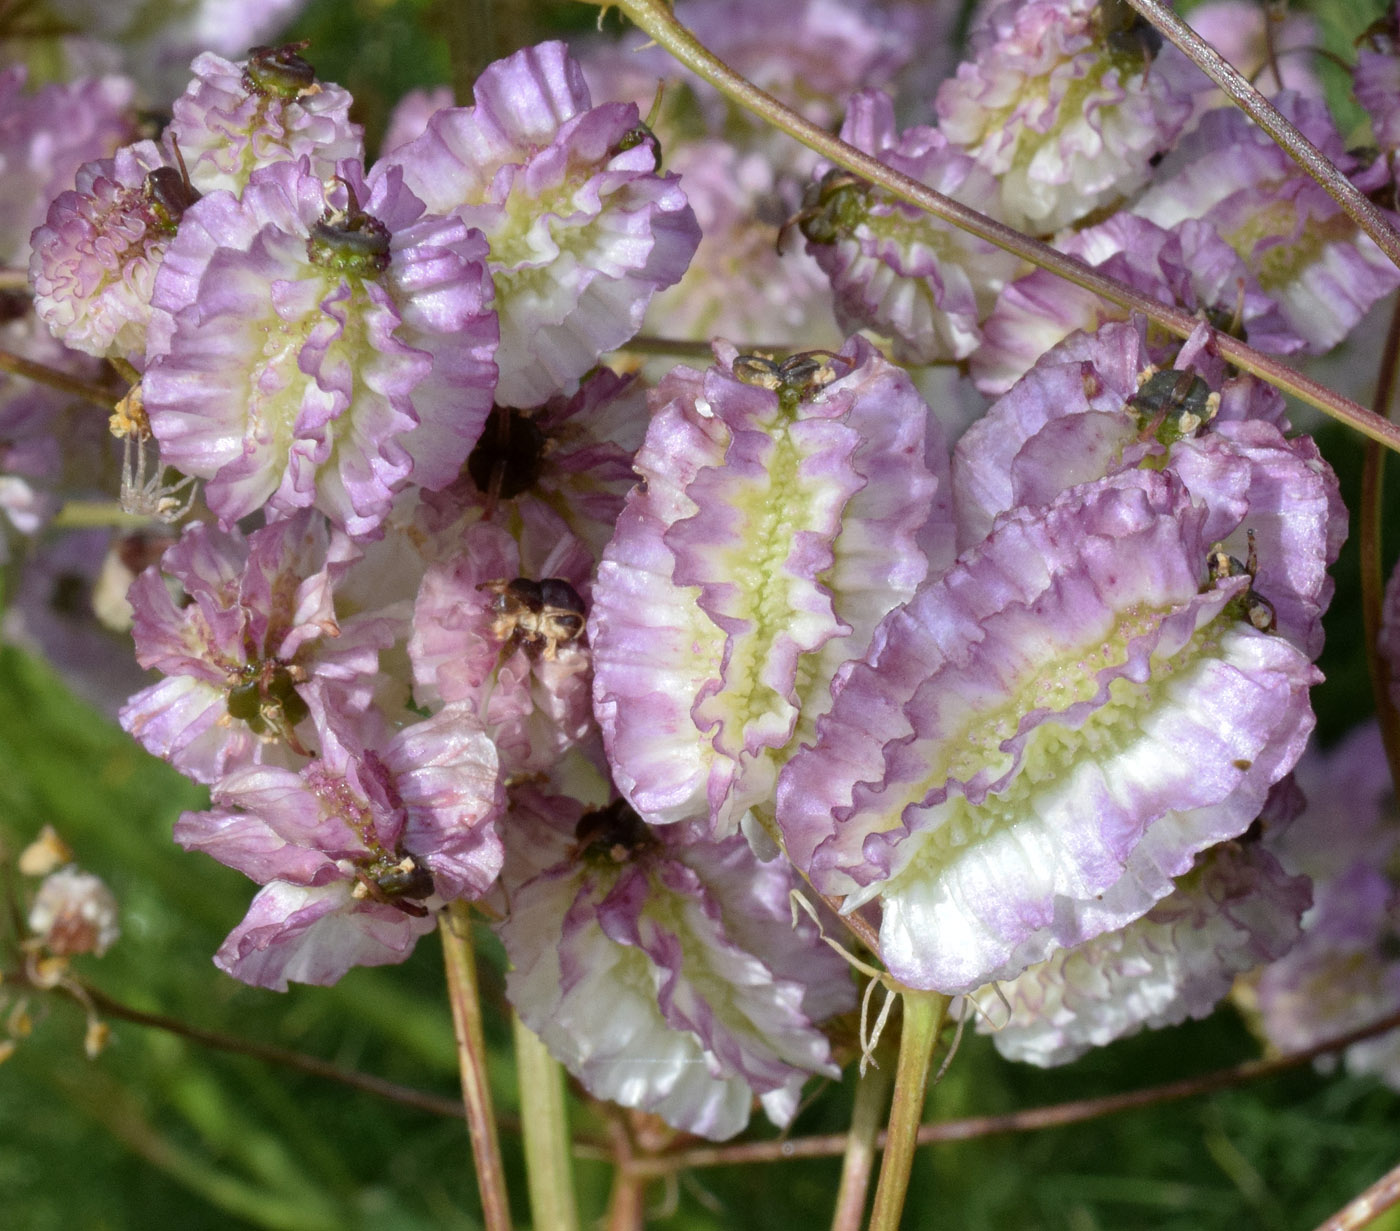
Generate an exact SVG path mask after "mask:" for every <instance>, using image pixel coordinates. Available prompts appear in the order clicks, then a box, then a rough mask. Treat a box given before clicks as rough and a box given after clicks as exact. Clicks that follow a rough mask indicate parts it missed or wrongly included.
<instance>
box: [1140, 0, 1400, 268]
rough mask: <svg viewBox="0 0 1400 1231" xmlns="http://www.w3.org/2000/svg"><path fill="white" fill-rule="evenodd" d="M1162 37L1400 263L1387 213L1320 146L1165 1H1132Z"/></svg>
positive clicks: (1399, 241) (1399, 243)
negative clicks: (1178, 49) (1301, 131)
mask: <svg viewBox="0 0 1400 1231" xmlns="http://www.w3.org/2000/svg"><path fill="white" fill-rule="evenodd" d="M1128 3H1129V4H1131V5H1132V6H1133V8H1135V9H1137V11H1138V12H1139V13H1141V14H1142V15H1143V17H1145V18H1146V19H1147V20H1148V21H1149V22H1151V23H1152V24H1153V25H1154V26H1155V27H1156V28H1157V29H1158V30H1159V31H1160V32H1161V33H1163V34H1165V35H1166V36H1167V38H1169V39H1171V41H1172V42H1173V43H1175V44H1176V45H1177V46H1178V47H1179V48H1181V50H1182V51H1183V52H1184V53H1185V54H1186V56H1187V57H1188V58H1189V59H1190V60H1191V61H1193V62H1194V63H1195V64H1196V66H1197V67H1198V68H1199V69H1200V70H1201V71H1202V72H1203V73H1205V75H1206V76H1207V77H1209V78H1210V79H1211V80H1212V81H1213V82H1215V84H1216V85H1218V86H1219V87H1220V88H1221V89H1222V90H1223V91H1224V92H1225V94H1226V95H1227V96H1228V97H1229V99H1230V100H1231V101H1232V102H1233V103H1234V104H1235V105H1236V106H1237V107H1239V109H1240V110H1241V111H1243V112H1244V113H1245V115H1247V116H1249V118H1250V119H1251V120H1253V121H1254V122H1255V123H1256V124H1258V125H1259V127H1260V128H1262V129H1263V130H1264V131H1265V132H1266V133H1268V134H1269V136H1270V137H1272V138H1273V139H1274V141H1275V142H1277V143H1278V145H1279V146H1280V147H1281V148H1282V149H1283V151H1284V152H1285V153H1286V154H1288V156H1289V157H1290V158H1292V159H1293V161H1294V162H1296V163H1297V164H1298V165H1299V166H1300V167H1302V168H1303V170H1304V171H1306V172H1307V173H1308V174H1309V175H1310V176H1311V177H1312V178H1313V179H1314V180H1316V181H1317V182H1318V183H1319V184H1320V185H1321V186H1322V187H1323V189H1324V190H1325V191H1326V192H1327V195H1328V196H1330V197H1331V198H1332V199H1333V200H1334V201H1336V203H1337V204H1338V205H1339V206H1341V208H1342V210H1343V211H1344V212H1345V213H1346V214H1347V216H1348V217H1349V218H1351V220H1352V221H1353V222H1355V223H1356V225H1357V226H1359V227H1360V228H1361V229H1362V230H1363V231H1365V232H1366V234H1367V235H1369V236H1370V237H1371V238H1372V239H1373V240H1375V241H1376V245H1377V246H1378V247H1379V248H1380V250H1381V251H1382V252H1384V253H1385V254H1386V256H1388V257H1389V258H1390V260H1391V262H1392V263H1393V264H1395V265H1400V234H1397V232H1396V230H1395V228H1394V227H1393V226H1391V225H1390V223H1389V222H1388V221H1387V220H1386V217H1385V215H1384V214H1382V213H1381V211H1380V210H1379V209H1377V208H1376V206H1375V204H1374V203H1373V202H1372V201H1371V200H1370V198H1368V197H1367V196H1366V195H1365V194H1364V193H1362V192H1361V191H1360V190H1359V189H1358V188H1357V187H1356V185H1355V184H1353V183H1352V182H1351V181H1350V180H1349V179H1347V177H1346V176H1345V175H1343V174H1342V173H1341V172H1340V171H1339V170H1337V168H1336V167H1335V166H1333V165H1332V163H1331V162H1330V161H1329V160H1328V159H1327V157H1326V156H1325V155H1324V154H1323V153H1322V151H1321V150H1319V149H1318V148H1317V146H1315V145H1313V143H1312V142H1311V141H1309V140H1308V139H1307V138H1306V137H1305V136H1303V134H1302V133H1300V132H1299V131H1298V130H1297V129H1296V128H1295V127H1294V126H1293V125H1292V124H1291V123H1289V121H1288V120H1286V119H1285V118H1284V117H1283V114H1282V113H1281V112H1280V111H1279V109H1278V108H1277V107H1275V106H1274V105H1273V103H1271V102H1270V101H1269V100H1268V99H1267V98H1265V97H1264V96H1263V95H1262V94H1261V93H1259V91H1258V90H1256V89H1255V88H1254V87H1253V86H1252V85H1251V84H1250V83H1249V79H1248V78H1247V77H1245V75H1244V74H1243V73H1241V72H1240V70H1239V69H1237V68H1236V67H1235V66H1234V65H1233V64H1231V63H1230V62H1229V61H1228V60H1226V59H1225V58H1224V57H1223V56H1222V55H1221V54H1220V53H1219V52H1218V51H1216V50H1215V48H1214V47H1212V46H1211V45H1210V44H1209V43H1208V42H1206V40H1205V39H1203V38H1202V37H1201V36H1200V35H1199V34H1197V33H1196V32H1195V31H1194V30H1193V29H1191V27H1190V26H1188V25H1187V24H1186V23H1185V22H1184V21H1182V20H1181V18H1180V17H1178V16H1177V15H1176V14H1175V13H1173V12H1172V11H1171V9H1169V8H1167V6H1166V5H1165V4H1163V3H1162V0H1128Z"/></svg>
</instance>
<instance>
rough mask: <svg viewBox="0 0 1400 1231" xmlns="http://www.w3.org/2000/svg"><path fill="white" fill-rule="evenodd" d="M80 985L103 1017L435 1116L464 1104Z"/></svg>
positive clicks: (449, 1113) (455, 1112)
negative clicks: (204, 1026) (191, 1022)
mask: <svg viewBox="0 0 1400 1231" xmlns="http://www.w3.org/2000/svg"><path fill="white" fill-rule="evenodd" d="M80 986H81V988H82V990H83V991H84V992H85V993H86V994H87V998H88V1000H89V1001H91V1004H92V1007H93V1008H94V1009H96V1010H97V1012H98V1013H100V1014H102V1016H104V1017H114V1018H116V1019H118V1020H119V1021H126V1022H131V1023H133V1024H134V1025H137V1026H150V1027H151V1028H152V1029H155V1030H164V1031H167V1032H168V1033H170V1034H175V1035H179V1036H180V1037H181V1038H182V1039H189V1040H190V1041H191V1042H192V1043H199V1044H202V1045H203V1046H205V1047H213V1048H216V1049H218V1050H219V1051H226V1052H232V1053H233V1054H235V1055H239V1056H248V1057H251V1058H252V1059H254V1060H261V1061H263V1062H264V1063H267V1064H280V1065H281V1066H282V1067H283V1068H289V1069H295V1070H297V1071H298V1072H300V1073H310V1074H311V1075H312V1076H313V1077H324V1078H327V1079H329V1080H330V1081H338V1082H339V1083H340V1084H341V1085H343V1086H350V1087H351V1088H352V1089H355V1090H363V1091H364V1092H365V1093H367V1094H375V1095H378V1096H379V1097H380V1098H385V1099H389V1100H391V1101H392V1102H395V1103H399V1104H401V1105H402V1106H404V1107H413V1108H416V1109H417V1110H419V1111H427V1112H431V1113H432V1114H433V1115H438V1116H454V1117H455V1116H460V1115H461V1114H462V1104H461V1103H460V1102H458V1101H457V1100H456V1099H450V1098H442V1097H440V1096H438V1095H436V1094H429V1093H427V1092H426V1091H424V1090H414V1089H412V1088H410V1087H408V1086H400V1085H398V1084H397V1083H395V1082H392V1081H385V1080H384V1079H383V1078H382V1077H374V1076H372V1075H371V1074H369V1073H358V1072H356V1071H355V1070H354V1069H342V1068H339V1067H337V1066H336V1065H334V1064H331V1063H330V1062H329V1061H327V1060H321V1059H319V1058H317V1057H316V1056H308V1055H305V1054H304V1053H302V1052H296V1051H288V1050H287V1049H286V1048H283V1047H271V1046H269V1045H268V1044H266V1043H254V1042H251V1041H249V1040H247V1039H239V1038H235V1037H234V1036H232V1035H227V1034H219V1033H217V1032H215V1031H213V1030H201V1029H199V1028H198V1027H197V1026H190V1025H188V1024H186V1023H185V1022H182V1021H179V1020H177V1019H176V1018H173V1017H165V1016H163V1015H162V1014H159V1013H146V1012H143V1011H142V1010H141V1009H133V1008H132V1007H131V1006H130V1005H126V1004H122V1002H121V1001H119V1000H113V999H112V998H111V997H110V996H108V995H107V993H106V992H103V991H99V990H98V989H97V988H95V987H93V986H92V985H91V984H87V983H83V984H81V985H80Z"/></svg>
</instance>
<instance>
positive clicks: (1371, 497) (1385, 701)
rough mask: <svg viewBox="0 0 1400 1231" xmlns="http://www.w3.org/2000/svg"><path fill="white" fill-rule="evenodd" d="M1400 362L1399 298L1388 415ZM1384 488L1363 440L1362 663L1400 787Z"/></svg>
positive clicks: (1385, 380)
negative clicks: (1384, 617) (1384, 627)
mask: <svg viewBox="0 0 1400 1231" xmlns="http://www.w3.org/2000/svg"><path fill="white" fill-rule="evenodd" d="M1397 364H1400V298H1397V299H1396V301H1395V304H1394V306H1393V307H1392V308H1391V313H1390V328H1389V330H1388V331H1387V332H1386V335H1385V346H1384V347H1383V349H1382V351H1381V365H1380V371H1379V373H1378V374H1377V376H1376V398H1375V402H1374V403H1373V408H1374V410H1375V412H1376V413H1377V414H1378V415H1384V416H1386V418H1389V417H1390V408H1391V403H1392V402H1393V401H1394V396H1395V378H1396V366H1397ZM1384 490H1385V453H1384V452H1383V451H1382V450H1381V447H1380V445H1378V444H1376V442H1375V441H1373V440H1368V441H1367V442H1366V452H1365V456H1364V457H1363V459H1362V463H1361V510H1360V512H1361V527H1360V531H1359V535H1358V537H1359V540H1360V553H1359V554H1360V557H1361V560H1360V564H1361V626H1362V629H1363V630H1364V634H1365V641H1366V664H1367V667H1368V668H1369V669H1370V675H1371V692H1372V695H1373V698H1374V700H1375V704H1376V718H1377V720H1378V721H1379V723H1380V728H1381V740H1382V743H1383V744H1384V745H1385V756H1386V760H1387V762H1389V764H1390V777H1391V781H1392V782H1394V783H1396V784H1397V786H1400V714H1397V713H1396V709H1395V704H1394V702H1392V701H1391V699H1390V664H1389V663H1388V662H1387V661H1386V659H1385V658H1384V656H1383V655H1382V654H1381V651H1380V631H1381V610H1382V606H1383V604H1384V600H1385V570H1384V566H1383V563H1382V554H1381V549H1382V543H1381V517H1382V506H1383V504H1384V500H1383V496H1384Z"/></svg>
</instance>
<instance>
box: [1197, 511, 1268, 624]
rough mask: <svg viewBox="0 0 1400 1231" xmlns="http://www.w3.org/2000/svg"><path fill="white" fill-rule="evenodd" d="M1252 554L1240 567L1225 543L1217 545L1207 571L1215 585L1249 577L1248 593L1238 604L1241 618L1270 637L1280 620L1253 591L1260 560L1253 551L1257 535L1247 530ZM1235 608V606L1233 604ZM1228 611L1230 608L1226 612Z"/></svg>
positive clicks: (1257, 593) (1210, 557)
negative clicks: (1231, 578) (1217, 582)
mask: <svg viewBox="0 0 1400 1231" xmlns="http://www.w3.org/2000/svg"><path fill="white" fill-rule="evenodd" d="M1245 533H1246V535H1247V537H1248V539H1249V554H1248V555H1247V556H1246V557H1245V560H1244V562H1243V563H1241V562H1240V561H1239V560H1238V559H1236V558H1235V557H1234V556H1232V555H1230V553H1229V552H1227V551H1226V550H1225V545H1224V544H1223V543H1217V544H1216V545H1215V546H1214V547H1212V548H1211V549H1210V554H1209V555H1207V556H1206V567H1207V569H1208V570H1209V571H1210V576H1211V580H1212V581H1225V580H1226V579H1227V578H1230V577H1248V578H1249V580H1250V586H1249V589H1247V590H1246V591H1245V592H1244V593H1243V594H1242V595H1241V596H1240V597H1239V598H1238V599H1236V600H1235V602H1237V603H1239V604H1240V611H1239V614H1240V615H1241V616H1242V617H1243V618H1244V619H1245V620H1247V621H1248V622H1249V623H1250V624H1251V625H1253V626H1254V627H1255V628H1257V629H1258V630H1259V631H1260V632H1261V633H1271V632H1273V631H1274V629H1276V628H1277V627H1278V616H1277V615H1276V614H1275V612H1274V605H1273V603H1271V602H1269V600H1268V599H1267V598H1265V597H1264V596H1263V595H1262V594H1260V593H1259V592H1258V591H1256V590H1255V589H1254V584H1253V583H1254V575H1255V573H1257V572H1258V571H1259V557H1258V555H1257V554H1256V552H1255V550H1254V531H1253V530H1247V531H1246V532H1245ZM1231 606H1234V603H1232V604H1231ZM1227 610H1228V608H1227Z"/></svg>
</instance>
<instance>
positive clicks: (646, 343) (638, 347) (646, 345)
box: [618, 334, 794, 363]
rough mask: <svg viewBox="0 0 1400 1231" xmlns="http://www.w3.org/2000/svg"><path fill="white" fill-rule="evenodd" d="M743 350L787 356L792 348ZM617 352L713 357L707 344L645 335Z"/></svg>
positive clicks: (787, 344) (708, 359)
mask: <svg viewBox="0 0 1400 1231" xmlns="http://www.w3.org/2000/svg"><path fill="white" fill-rule="evenodd" d="M743 349H744V350H745V351H746V352H748V353H749V354H764V355H789V354H792V353H793V349H794V348H793V346H792V344H791V343H790V342H784V343H782V344H780V345H772V346H769V345H760V344H758V343H745V344H744V347H743ZM618 350H619V351H621V352H622V353H623V354H633V355H683V356H685V357H686V358H690V359H703V360H704V361H705V362H706V363H710V362H712V361H713V360H714V357H715V352H714V348H713V347H712V346H711V345H710V343H708V342H697V341H695V340H693V339H690V338H655V337H649V336H648V335H646V334H638V335H637V336H636V337H635V338H632V339H630V340H629V341H628V342H627V344H626V345H625V346H620V347H618Z"/></svg>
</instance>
